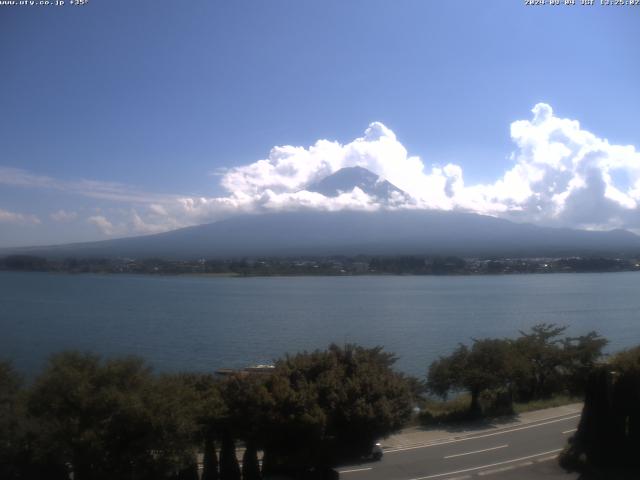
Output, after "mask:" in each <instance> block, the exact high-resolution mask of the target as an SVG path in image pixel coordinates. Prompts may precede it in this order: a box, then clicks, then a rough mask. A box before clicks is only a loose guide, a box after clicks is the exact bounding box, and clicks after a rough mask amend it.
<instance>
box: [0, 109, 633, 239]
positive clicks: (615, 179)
mask: <svg viewBox="0 0 640 480" xmlns="http://www.w3.org/2000/svg"><path fill="white" fill-rule="evenodd" d="M531 113H532V114H531V117H530V118H529V119H525V120H517V121H514V122H513V123H512V124H511V129H510V133H511V139H512V141H513V145H514V147H513V151H512V153H511V160H512V165H511V166H510V167H509V168H508V169H507V170H506V171H505V172H503V173H502V174H501V175H499V176H498V178H496V179H495V180H494V181H493V182H489V183H484V184H474V185H470V184H468V183H467V182H465V178H464V169H463V167H462V166H461V165H458V164H454V163H447V164H444V165H443V164H438V163H437V162H438V159H437V158H433V159H429V163H428V162H426V161H425V160H423V159H422V158H420V157H419V156H417V155H411V154H409V152H408V151H407V149H406V148H405V147H404V145H402V143H401V142H400V141H399V140H398V139H397V137H396V135H395V133H394V132H393V131H392V130H391V129H389V128H388V127H387V126H385V125H383V124H382V123H380V122H373V123H371V124H370V125H369V126H368V128H367V129H366V130H365V131H364V134H363V135H362V136H361V137H359V138H356V139H354V140H352V141H350V142H348V143H340V142H337V141H332V140H326V139H321V140H318V141H316V142H315V143H314V144H313V145H310V146H308V147H303V146H293V145H283V146H276V147H274V148H272V149H271V151H270V152H269V154H268V156H267V157H266V158H263V159H259V160H257V161H255V162H253V163H250V164H247V165H241V166H237V167H233V168H228V169H218V170H216V172H215V173H216V178H219V181H220V185H221V186H222V187H223V188H224V189H225V190H226V191H227V194H226V195H224V196H218V197H213V196H200V197H194V196H187V195H184V196H181V195H173V194H171V195H169V194H156V193H149V192H144V191H141V190H139V189H136V188H133V187H131V186H128V185H124V184H119V183H108V182H98V181H90V180H79V181H68V180H66V181H61V180H56V179H53V178H50V177H44V176H38V175H34V174H31V173H29V172H26V171H24V170H19V169H13V168H2V167H0V184H6V185H12V186H20V187H25V188H46V189H55V190H59V191H63V192H66V193H68V194H73V195H80V196H85V197H90V198H93V199H97V200H101V201H108V202H111V203H112V204H113V203H118V204H120V205H122V204H124V205H125V208H122V209H115V210H114V209H111V210H110V213H109V214H108V215H107V214H105V213H104V211H103V212H102V213H101V214H100V215H95V216H92V217H89V218H88V219H87V221H88V222H89V223H91V224H93V225H95V226H96V227H98V228H99V229H100V231H101V232H102V233H103V234H104V235H107V236H115V235H130V234H148V233H157V232H162V231H166V230H171V229H175V228H180V227H184V226H189V225H195V224H200V223H206V222H211V221H216V220H220V219H223V218H226V217H229V216H233V215H238V214H243V213H265V212H277V211H290V210H301V209H302V210H325V211H336V210H343V209H352V210H362V211H375V210H380V209H438V210H462V211H468V212H475V213H480V214H485V215H493V216H499V217H503V218H508V219H511V220H515V221H521V222H533V223H537V224H542V225H554V226H567V227H575V228H588V229H611V228H628V229H631V230H635V231H640V209H639V203H640V153H639V152H638V151H637V150H636V148H635V147H634V146H632V145H615V144H611V143H610V142H609V141H608V140H607V139H604V138H600V137H598V136H597V135H596V134H594V133H591V132H589V131H587V130H585V129H584V128H582V126H581V125H580V123H579V122H578V121H577V120H573V119H568V118H562V117H560V116H557V115H556V114H555V113H554V111H553V109H552V108H551V106H550V105H547V104H545V103H539V104H537V105H535V106H534V107H533V109H532V111H531ZM473 161H474V159H473V158H468V159H465V162H473ZM356 166H358V167H363V168H366V169H368V170H370V171H372V172H374V173H376V174H378V175H379V176H380V177H381V178H383V179H386V180H388V181H389V182H391V183H392V184H394V185H395V186H397V187H398V188H400V189H402V190H403V191H404V192H406V193H407V196H403V195H396V196H394V197H393V198H392V201H390V202H389V201H387V202H384V203H381V202H380V200H379V199H377V198H376V197H373V196H370V195H368V194H367V193H366V192H364V191H363V190H362V189H360V188H358V187H355V188H353V190H352V191H346V192H341V194H340V195H338V196H336V197H326V196H324V195H322V194H320V193H317V192H311V191H308V190H306V188H307V187H308V186H309V185H311V184H313V183H314V182H317V181H319V180H321V179H322V178H324V177H326V176H328V175H330V174H332V173H335V172H337V171H338V170H340V169H341V168H345V167H356ZM107 211H109V210H107ZM114 212H115V213H114ZM72 215H73V214H72V213H71V212H65V211H63V210H60V211H59V212H56V213H55V214H52V215H51V218H52V219H54V220H57V221H64V220H70V219H71V216H72ZM107 217H109V218H107ZM18 220H20V221H22V222H23V223H29V222H31V223H37V222H38V221H39V220H38V219H37V217H33V216H25V215H20V214H13V213H10V212H6V211H2V210H0V221H4V222H8V221H12V222H14V223H18Z"/></svg>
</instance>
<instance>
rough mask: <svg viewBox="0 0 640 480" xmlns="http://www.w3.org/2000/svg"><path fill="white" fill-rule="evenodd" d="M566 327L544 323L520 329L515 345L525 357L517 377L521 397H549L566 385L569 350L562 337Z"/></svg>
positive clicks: (527, 398) (525, 398) (527, 399)
mask: <svg viewBox="0 0 640 480" xmlns="http://www.w3.org/2000/svg"><path fill="white" fill-rule="evenodd" d="M566 329H567V327H564V326H563V327H559V326H557V325H555V324H552V323H540V324H538V325H534V326H533V327H532V328H531V331H530V332H522V331H521V332H520V334H521V336H520V337H519V338H517V339H516V340H515V347H516V350H517V352H518V354H519V355H520V356H521V357H522V360H521V363H520V365H521V367H522V368H521V369H520V371H519V374H518V380H517V384H518V396H519V398H520V399H521V400H524V401H529V400H532V399H535V398H544V397H548V396H550V395H551V394H552V393H554V392H557V391H559V390H561V389H562V388H563V367H564V366H565V365H566V364H567V355H566V353H567V352H565V350H564V349H563V348H562V344H563V340H562V338H560V336H561V335H562V334H563V333H564V332H565V330H566Z"/></svg>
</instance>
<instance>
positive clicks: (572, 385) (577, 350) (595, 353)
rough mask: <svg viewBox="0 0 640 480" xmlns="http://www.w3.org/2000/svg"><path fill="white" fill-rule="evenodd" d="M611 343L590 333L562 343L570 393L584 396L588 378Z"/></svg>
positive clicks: (566, 382)
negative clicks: (603, 351) (605, 348)
mask: <svg viewBox="0 0 640 480" xmlns="http://www.w3.org/2000/svg"><path fill="white" fill-rule="evenodd" d="M607 343H609V342H608V341H607V340H606V339H605V338H602V337H601V336H600V335H598V334H597V333H596V332H593V331H592V332H589V333H587V334H586V335H582V336H579V337H569V338H565V339H564V340H563V341H562V348H563V350H564V353H565V362H564V370H565V376H566V380H565V382H564V383H565V385H567V387H568V389H569V391H570V393H572V394H574V395H575V394H582V393H584V391H585V388H586V384H587V378H588V377H589V374H590V373H591V372H592V371H593V369H594V368H595V366H596V364H597V362H598V361H599V360H600V359H601V358H602V350H603V349H604V347H605V346H606V345H607Z"/></svg>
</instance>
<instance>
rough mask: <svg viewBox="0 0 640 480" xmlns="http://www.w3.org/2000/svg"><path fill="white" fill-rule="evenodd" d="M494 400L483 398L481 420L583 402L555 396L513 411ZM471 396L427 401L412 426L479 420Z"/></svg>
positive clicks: (565, 396)
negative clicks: (474, 412)
mask: <svg viewBox="0 0 640 480" xmlns="http://www.w3.org/2000/svg"><path fill="white" fill-rule="evenodd" d="M494 400H495V399H494V398H491V397H484V398H481V401H480V404H481V406H482V411H483V415H482V417H481V418H484V419H490V418H497V417H501V416H504V415H509V414H520V413H525V412H532V411H534V410H543V409H545V408H553V407H561V406H563V405H569V404H572V403H578V402H582V398H580V397H573V396H569V395H554V396H553V397H551V398H547V399H541V400H533V401H531V402H527V403H518V402H515V403H514V404H513V405H512V410H511V409H509V408H508V407H505V406H503V407H497V406H496V405H495V404H494ZM470 403H471V396H470V395H468V394H466V393H463V394H460V395H458V396H457V397H454V398H452V399H450V400H446V401H439V400H434V399H427V400H424V402H423V403H422V404H421V405H420V409H421V412H420V413H419V414H418V415H417V416H416V417H414V418H413V420H412V421H411V423H410V424H411V425H422V426H436V425H451V424H455V423H462V422H468V421H471V420H478V417H475V418H474V417H472V416H470V414H469V404H470Z"/></svg>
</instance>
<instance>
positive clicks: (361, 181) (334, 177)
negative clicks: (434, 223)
mask: <svg viewBox="0 0 640 480" xmlns="http://www.w3.org/2000/svg"><path fill="white" fill-rule="evenodd" d="M356 187H357V188H359V189H360V190H362V191H363V192H364V193H366V194H367V195H370V196H372V197H376V199H378V201H380V202H382V203H388V202H390V201H392V200H393V197H397V196H398V195H401V196H403V197H408V196H409V195H407V193H405V192H404V191H403V190H400V189H399V188H398V187H396V186H395V185H393V184H392V183H391V182H389V181H387V180H384V179H382V178H380V176H379V175H376V174H375V173H373V172H372V171H370V170H367V169H366V168H363V167H345V168H341V169H340V170H338V171H337V172H335V173H333V174H331V175H329V176H328V177H325V178H323V179H322V180H320V181H318V182H315V183H312V184H311V185H309V186H307V187H306V188H305V190H307V191H309V192H317V193H321V194H322V195H324V196H325V197H337V196H338V195H340V194H342V193H345V192H351V191H353V189H354V188H356Z"/></svg>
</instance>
